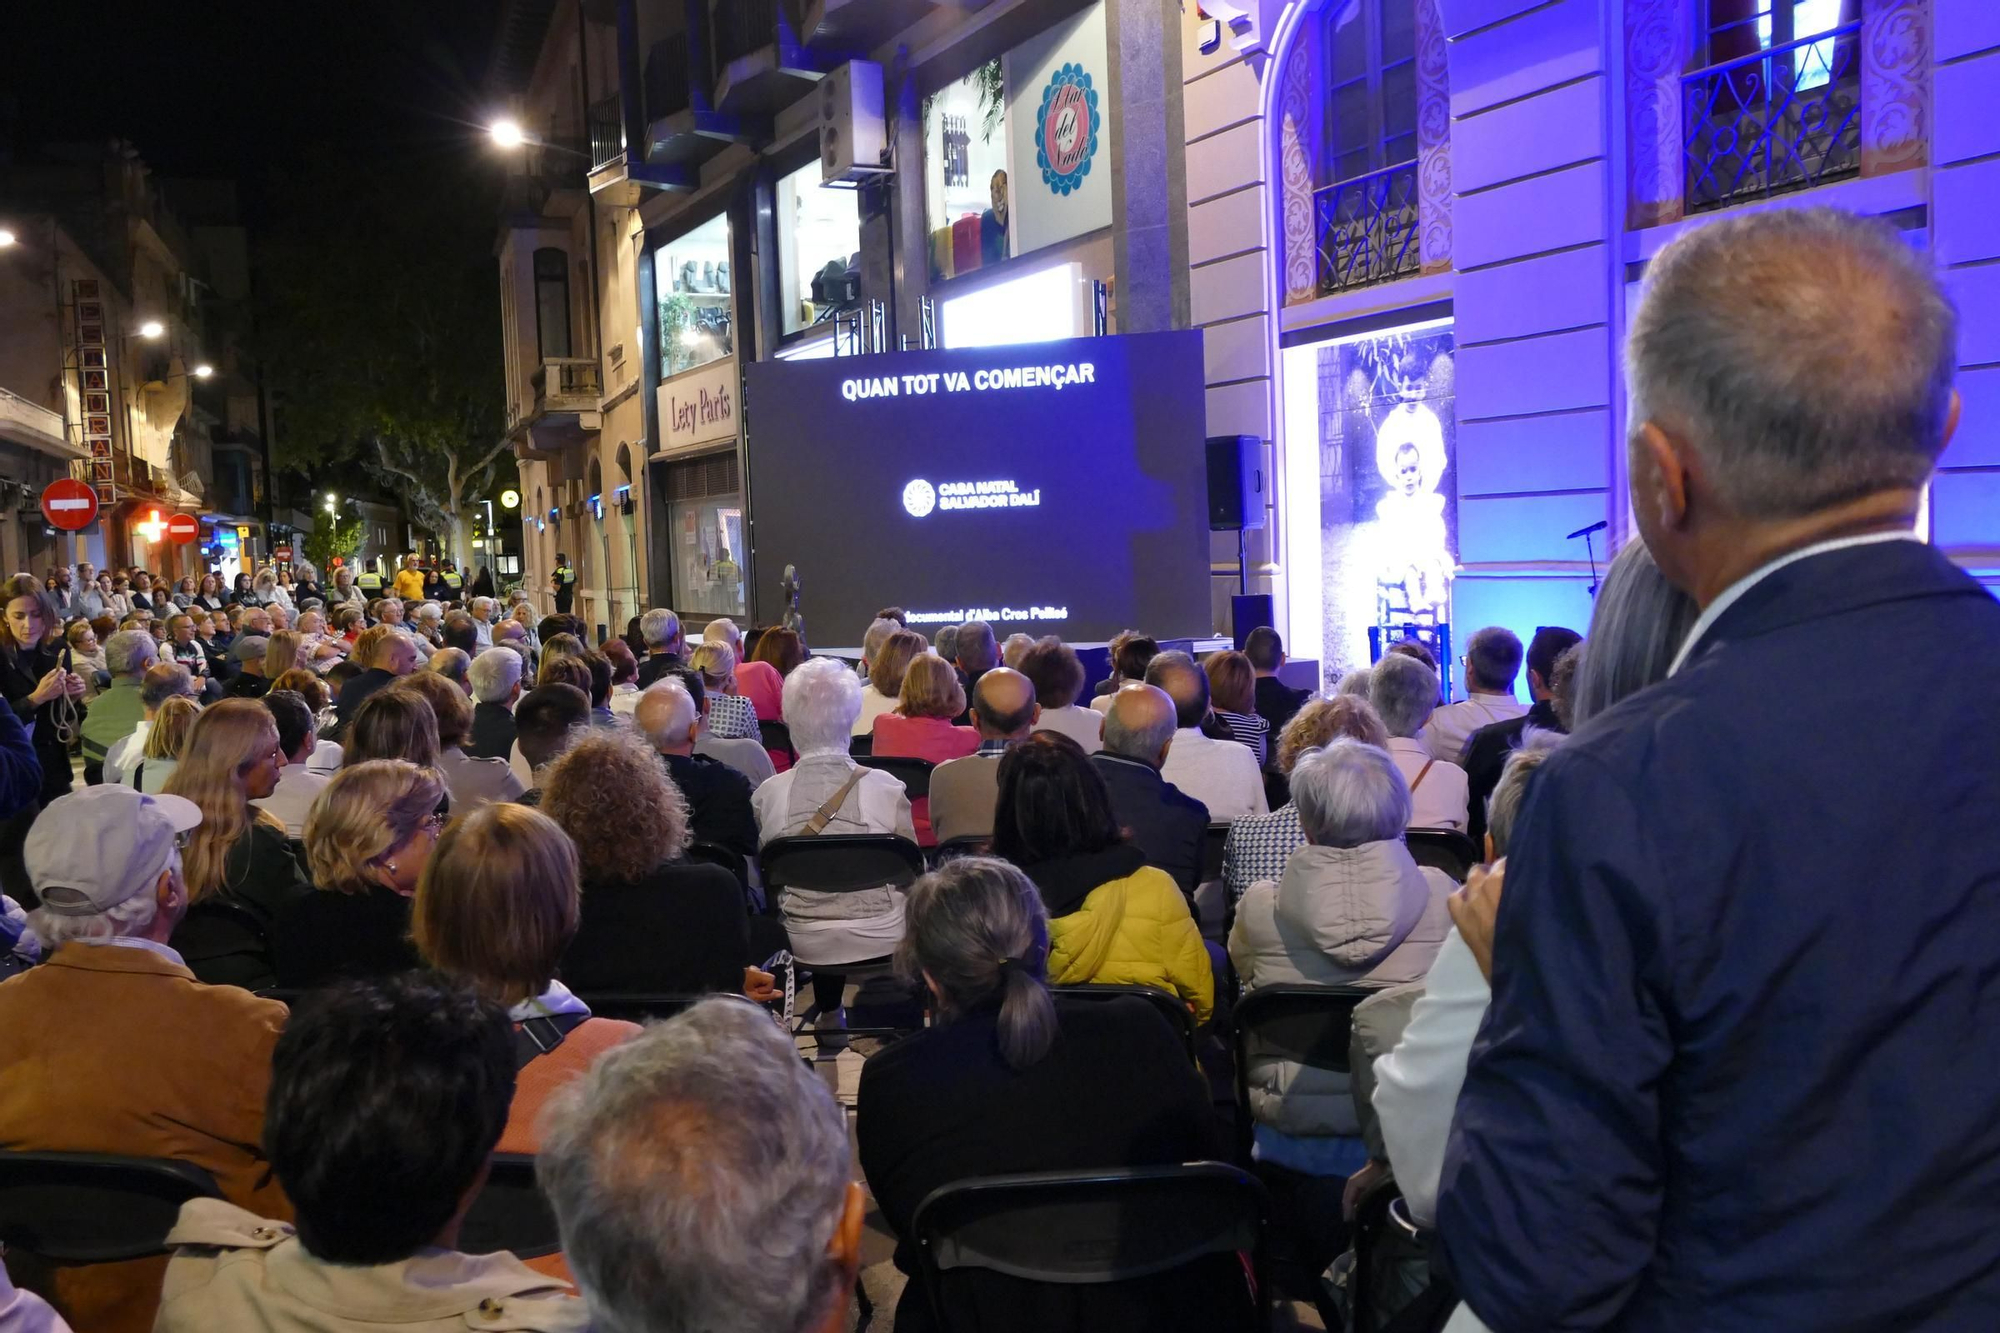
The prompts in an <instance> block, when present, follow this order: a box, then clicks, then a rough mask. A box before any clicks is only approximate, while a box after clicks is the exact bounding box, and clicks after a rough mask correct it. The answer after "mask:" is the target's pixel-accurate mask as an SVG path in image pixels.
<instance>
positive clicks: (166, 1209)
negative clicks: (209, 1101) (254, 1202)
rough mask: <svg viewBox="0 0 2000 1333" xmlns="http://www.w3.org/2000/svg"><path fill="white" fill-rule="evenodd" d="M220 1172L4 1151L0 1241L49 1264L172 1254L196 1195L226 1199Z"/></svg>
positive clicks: (105, 1156) (94, 1156)
mask: <svg viewBox="0 0 2000 1333" xmlns="http://www.w3.org/2000/svg"><path fill="white" fill-rule="evenodd" d="M221 1197H222V1191H221V1190H219V1189H217V1188H216V1185H215V1179H214V1177H212V1176H210V1175H209V1173H208V1172H207V1171H204V1170H203V1169H202V1168H200V1167H198V1166H193V1165H191V1164H189V1163H187V1162H177V1161H173V1160H172V1159H170V1158H164V1157H123V1156H118V1155H116V1154H112V1153H81V1152H7V1153H0V1244H3V1245H5V1246H6V1247H7V1248H8V1249H10V1250H13V1251H16V1252H18V1253H20V1254H22V1255H25V1256H28V1257H30V1258H31V1259H32V1260H38V1261H40V1262H42V1263H46V1264H104V1263H118V1262H121V1261H123V1260H126V1259H143V1258H146V1257H147V1256H149V1255H156V1254H165V1253H166V1251H167V1233H168V1232H169V1231H171V1230H173V1226H174V1221H175V1219H176V1218H178V1217H179V1216H180V1211H181V1205H182V1204H184V1203H186V1202H187V1201H188V1200H189V1199H219V1198H221Z"/></svg>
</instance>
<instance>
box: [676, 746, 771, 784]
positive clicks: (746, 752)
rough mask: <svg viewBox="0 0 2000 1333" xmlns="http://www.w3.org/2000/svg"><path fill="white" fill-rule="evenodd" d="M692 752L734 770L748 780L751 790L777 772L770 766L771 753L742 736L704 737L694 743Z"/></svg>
mask: <svg viewBox="0 0 2000 1333" xmlns="http://www.w3.org/2000/svg"><path fill="white" fill-rule="evenodd" d="M694 752H695V753H696V754H700V755H707V756H708V757H709V758H710V759H713V760H715V761H716V762H718V763H722V764H727V765H728V766H729V767H731V768H733V769H735V770H736V771H737V772H738V773H741V774H742V775H743V776H744V777H746V778H748V779H750V786H751V787H752V788H753V789H754V788H756V787H760V786H762V785H763V784H764V782H765V780H766V779H768V778H769V777H771V775H772V774H773V773H775V772H776V771H777V770H776V768H774V767H773V766H772V764H771V752H770V751H769V750H766V749H765V748H764V744H763V742H762V741H753V740H749V739H746V738H745V737H742V736H708V735H704V736H703V737H702V738H701V739H700V740H698V741H696V742H695V743H694Z"/></svg>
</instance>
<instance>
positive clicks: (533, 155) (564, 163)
mask: <svg viewBox="0 0 2000 1333" xmlns="http://www.w3.org/2000/svg"><path fill="white" fill-rule="evenodd" d="M589 156H590V148H589V145H588V144H587V143H586V142H585V141H583V140H580V139H569V138H559V137H548V138H543V139H537V140H534V141H531V142H529V143H527V144H525V145H523V146H522V148H521V150H520V155H519V157H518V158H517V159H516V162H515V167H514V171H513V174H512V175H510V176H509V177H508V178H507V191H506V207H507V210H508V211H509V212H524V213H540V212H541V211H542V210H543V209H544V208H546V207H547V206H548V202H549V199H550V197H551V196H552V195H554V194H555V193H556V192H557V191H558V190H578V191H581V190H583V189H585V188H587V184H588V182H587V179H586V177H587V175H588V172H589V169H590V165H591V164H590V163H589V162H588V161H586V159H587V158H589Z"/></svg>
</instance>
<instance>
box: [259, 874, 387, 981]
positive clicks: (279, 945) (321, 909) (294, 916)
mask: <svg viewBox="0 0 2000 1333" xmlns="http://www.w3.org/2000/svg"><path fill="white" fill-rule="evenodd" d="M271 952H272V956H273V959H274V961H275V963H276V971H277V975H278V984H279V985H280V986H286V987H295V988H300V989H304V988H308V987H312V986H323V985H325V984H327V983H328V982H330V981H333V980H336V979H337V978H340V977H377V976H387V975H390V974H392V973H396V972H407V971H410V970H411V969H413V968H418V967H422V966H423V960H422V959H420V958H419V957H418V956H417V946H416V945H414V944H412V943H411V942H410V900H409V899H408V898H405V897H404V896H403V895H402V894H400V893H394V892H392V891H390V890H388V889H382V888H376V889H370V890H369V891H368V892H367V893H337V892H334V891H332V890H318V891H315V892H313V893H308V894H305V895H304V896H303V897H301V898H299V899H298V900H297V901H296V902H294V903H293V904H292V905H291V906H290V907H289V908H288V909H287V910H286V911H285V912H284V913H283V915H281V916H280V917H279V918H278V922H277V925H276V927H275V928H274V929H273V931H272V934H271Z"/></svg>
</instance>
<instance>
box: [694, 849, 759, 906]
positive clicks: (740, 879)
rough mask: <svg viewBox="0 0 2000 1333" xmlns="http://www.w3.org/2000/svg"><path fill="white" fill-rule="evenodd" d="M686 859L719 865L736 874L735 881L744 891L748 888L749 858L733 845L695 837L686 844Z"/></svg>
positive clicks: (746, 891)
mask: <svg viewBox="0 0 2000 1333" xmlns="http://www.w3.org/2000/svg"><path fill="white" fill-rule="evenodd" d="M687 859H688V860H690V861H700V862H702V863H704V864H706V865H712V866H721V867H722V868H723V869H724V870H727V871H728V872H729V873H730V874H732V875H734V876H736V882H737V883H738V884H739V885H741V886H742V887H743V889H744V891H745V893H748V892H749V889H750V859H749V858H748V857H746V856H744V855H743V853H741V852H739V851H737V850H736V849H735V848H734V847H724V846H723V845H722V844H721V843H719V842H707V841H704V840H702V839H696V840H695V841H694V842H691V843H689V844H688V849H687Z"/></svg>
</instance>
